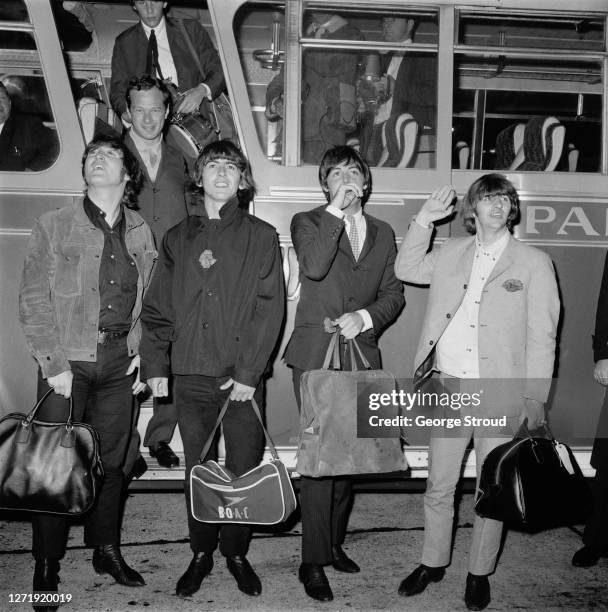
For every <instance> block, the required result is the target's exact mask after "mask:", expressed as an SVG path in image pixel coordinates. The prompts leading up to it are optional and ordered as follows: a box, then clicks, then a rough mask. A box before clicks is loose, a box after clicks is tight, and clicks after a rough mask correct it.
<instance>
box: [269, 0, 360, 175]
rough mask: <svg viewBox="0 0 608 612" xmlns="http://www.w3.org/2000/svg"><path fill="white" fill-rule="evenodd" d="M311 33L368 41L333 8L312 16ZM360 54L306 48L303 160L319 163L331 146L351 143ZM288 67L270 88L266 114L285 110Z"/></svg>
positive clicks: (275, 115)
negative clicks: (330, 10) (285, 74)
mask: <svg viewBox="0 0 608 612" xmlns="http://www.w3.org/2000/svg"><path fill="white" fill-rule="evenodd" d="M305 35H306V36H313V37H314V38H320V39H324V40H364V36H363V34H361V32H360V31H359V29H358V28H356V27H354V26H352V25H350V24H349V23H348V21H346V19H344V17H342V16H340V15H338V14H335V13H330V12H323V11H313V12H311V13H310V14H309V24H308V26H307V27H306V29H305ZM358 62H359V55H358V54H357V53H356V52H353V51H344V50H336V51H331V50H329V49H307V50H306V51H305V52H304V56H303V61H302V64H303V65H302V123H301V125H302V149H301V151H302V154H301V157H302V161H303V162H304V163H305V164H318V163H319V162H320V160H321V157H322V156H323V154H324V153H325V151H326V150H327V149H330V148H332V147H334V146H337V145H343V144H345V143H346V139H347V136H348V134H349V133H351V132H354V131H355V129H356V124H355V113H356V96H355V82H356V77H357V67H358ZM284 85H285V76H284V70H283V68H281V71H280V72H279V74H277V75H276V76H275V77H274V79H273V80H272V81H271V82H270V83H269V85H268V88H267V90H266V117H267V118H268V119H269V120H276V119H277V118H278V117H280V116H282V114H283V88H284Z"/></svg>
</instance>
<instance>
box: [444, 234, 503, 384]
mask: <svg viewBox="0 0 608 612" xmlns="http://www.w3.org/2000/svg"><path fill="white" fill-rule="evenodd" d="M508 242H509V232H507V231H506V232H505V233H504V235H503V236H502V237H500V238H499V239H498V240H497V241H496V242H494V243H492V244H490V245H488V246H483V245H482V244H481V243H480V241H479V238H478V237H476V238H475V256H474V259H473V266H472V268H471V276H470V277H469V282H468V283H467V290H466V293H465V294H464V298H463V299H462V303H461V304H460V306H459V308H458V310H457V311H456V313H455V314H454V316H453V317H452V320H451V321H450V323H449V324H448V326H447V327H446V329H445V331H444V332H443V334H442V336H441V338H439V342H438V343H437V369H438V370H439V371H440V372H443V373H444V374H449V375H450V376H456V377H458V378H479V346H478V342H479V305H480V302H481V294H482V292H483V288H484V287H485V284H486V282H487V280H488V278H489V276H490V274H491V273H492V270H493V269H494V266H495V265H496V262H497V261H498V260H499V259H500V256H501V255H502V253H503V251H504V250H505V248H506V246H507V243H508Z"/></svg>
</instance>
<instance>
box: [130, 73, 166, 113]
mask: <svg viewBox="0 0 608 612" xmlns="http://www.w3.org/2000/svg"><path fill="white" fill-rule="evenodd" d="M155 87H156V88H157V89H159V90H160V93H162V94H163V105H164V107H165V108H170V107H171V92H170V91H169V89H168V88H167V86H166V85H165V83H164V82H163V81H161V80H160V79H157V78H156V77H154V76H152V75H150V74H142V75H140V76H137V77H133V78H132V79H131V80H130V81H129V84H128V85H127V93H126V94H125V98H126V101H127V108H131V90H132V89H135V90H136V91H150V89H154V88H155Z"/></svg>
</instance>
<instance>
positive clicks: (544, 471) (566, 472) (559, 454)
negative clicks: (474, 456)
mask: <svg viewBox="0 0 608 612" xmlns="http://www.w3.org/2000/svg"><path fill="white" fill-rule="evenodd" d="M545 430H546V435H547V437H546V438H540V437H534V438H533V437H532V436H531V435H530V432H529V431H528V429H527V427H526V426H525V424H524V425H522V427H521V428H520V430H519V431H518V433H517V434H516V436H515V438H514V439H513V440H511V441H510V442H507V443H506V444H501V445H500V446H497V447H496V448H495V449H493V450H492V451H490V452H489V453H488V455H487V456H486V458H485V461H484V462H483V466H482V468H481V476H480V480H479V490H478V493H477V500H476V502H475V510H476V512H477V514H479V515H481V516H483V517H486V518H491V519H495V520H498V521H505V522H508V523H511V524H514V525H515V526H520V527H524V528H526V529H532V530H541V529H547V528H550V527H557V526H562V525H571V524H574V523H581V522H584V520H585V517H586V515H587V514H588V512H589V509H590V507H591V497H590V492H589V488H588V486H587V483H586V482H585V478H584V477H583V474H582V472H581V469H580V467H579V466H578V464H577V462H576V459H575V457H574V454H573V453H572V450H570V448H569V447H568V446H567V445H566V444H563V443H561V442H558V441H557V440H555V439H554V438H553V436H552V435H551V433H550V432H549V430H548V429H547V428H546V427H545Z"/></svg>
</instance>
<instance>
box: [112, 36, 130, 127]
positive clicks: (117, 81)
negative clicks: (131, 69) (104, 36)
mask: <svg viewBox="0 0 608 612" xmlns="http://www.w3.org/2000/svg"><path fill="white" fill-rule="evenodd" d="M124 43H125V41H124V40H123V38H122V37H118V38H117V39H116V41H115V42H114V49H113V50H112V75H111V80H110V104H111V105H112V108H113V109H114V110H115V111H116V113H118V115H119V117H120V116H121V115H122V114H123V113H124V112H125V111H126V110H127V101H126V100H125V95H126V93H127V85H128V83H129V79H130V77H131V75H129V74H128V72H127V70H128V67H127V66H128V59H127V57H126V55H127V54H126V52H125V44H124Z"/></svg>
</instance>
